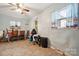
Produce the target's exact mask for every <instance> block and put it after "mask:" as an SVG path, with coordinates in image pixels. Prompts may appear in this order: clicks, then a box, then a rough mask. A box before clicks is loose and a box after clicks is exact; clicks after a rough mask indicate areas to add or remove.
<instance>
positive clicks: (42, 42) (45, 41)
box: [40, 37, 48, 48]
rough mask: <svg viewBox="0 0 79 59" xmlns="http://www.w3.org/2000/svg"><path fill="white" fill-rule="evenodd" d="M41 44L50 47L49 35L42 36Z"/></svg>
mask: <svg viewBox="0 0 79 59" xmlns="http://www.w3.org/2000/svg"><path fill="white" fill-rule="evenodd" d="M40 44H41V46H42V47H43V48H47V47H48V38H47V37H41V39H40Z"/></svg>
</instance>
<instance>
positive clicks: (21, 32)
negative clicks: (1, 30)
mask: <svg viewBox="0 0 79 59" xmlns="http://www.w3.org/2000/svg"><path fill="white" fill-rule="evenodd" d="M19 39H21V40H22V39H25V31H19Z"/></svg>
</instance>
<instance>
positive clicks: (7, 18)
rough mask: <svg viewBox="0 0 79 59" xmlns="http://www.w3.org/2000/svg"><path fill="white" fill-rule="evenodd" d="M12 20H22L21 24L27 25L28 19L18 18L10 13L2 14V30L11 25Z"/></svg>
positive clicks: (0, 22) (0, 24)
mask: <svg viewBox="0 0 79 59" xmlns="http://www.w3.org/2000/svg"><path fill="white" fill-rule="evenodd" d="M10 21H19V22H21V26H22V27H25V24H26V20H25V19H23V18H16V17H12V16H10V15H4V14H0V30H5V29H6V28H8V27H9V26H10Z"/></svg>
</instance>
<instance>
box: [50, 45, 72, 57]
mask: <svg viewBox="0 0 79 59" xmlns="http://www.w3.org/2000/svg"><path fill="white" fill-rule="evenodd" d="M50 48H52V49H56V50H57V52H58V53H60V54H62V55H63V56H71V55H70V54H69V53H67V52H65V51H63V50H61V49H59V48H55V47H52V46H51V47H50Z"/></svg>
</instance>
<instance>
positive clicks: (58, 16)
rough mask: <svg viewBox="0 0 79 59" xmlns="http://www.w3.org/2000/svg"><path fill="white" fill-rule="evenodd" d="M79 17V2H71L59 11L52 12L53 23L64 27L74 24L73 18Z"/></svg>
mask: <svg viewBox="0 0 79 59" xmlns="http://www.w3.org/2000/svg"><path fill="white" fill-rule="evenodd" d="M74 18H78V4H77V3H76V4H70V5H68V6H66V7H64V8H62V9H60V10H58V11H55V12H53V13H52V23H53V24H54V25H55V26H57V27H59V26H60V27H59V28H63V27H66V26H73V25H74V23H73V19H74Z"/></svg>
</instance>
